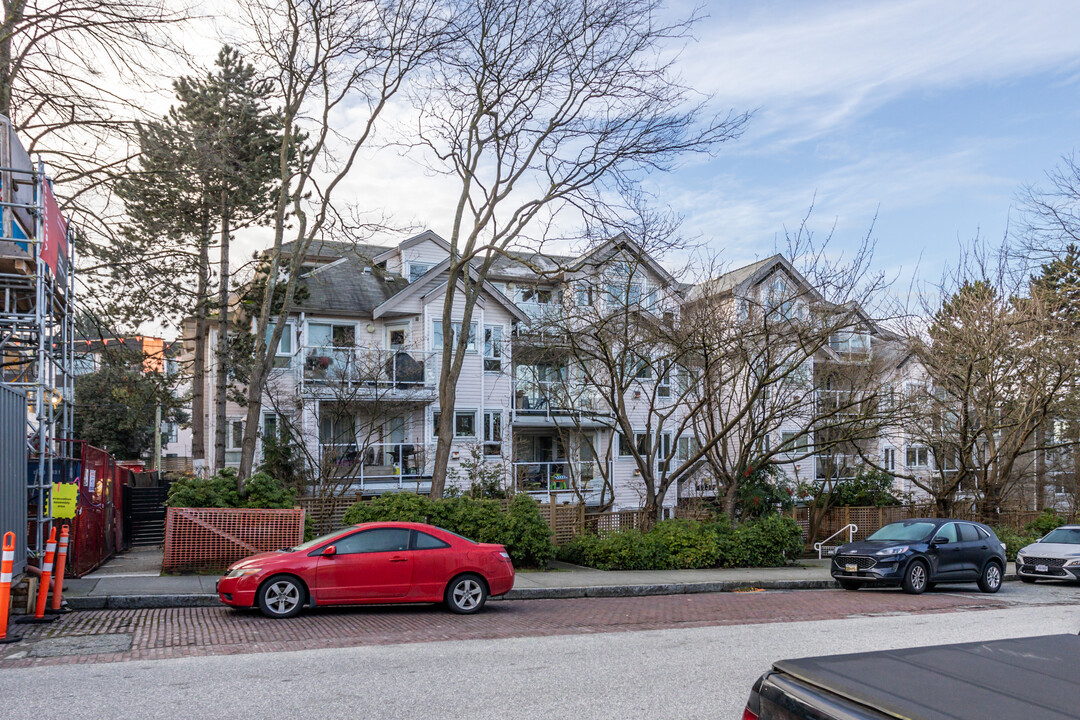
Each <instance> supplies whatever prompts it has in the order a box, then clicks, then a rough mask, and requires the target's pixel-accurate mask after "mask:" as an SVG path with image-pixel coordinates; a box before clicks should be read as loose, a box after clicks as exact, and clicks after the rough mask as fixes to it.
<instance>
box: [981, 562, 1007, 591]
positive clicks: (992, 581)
mask: <svg viewBox="0 0 1080 720" xmlns="http://www.w3.org/2000/svg"><path fill="white" fill-rule="evenodd" d="M1001 580H1002V577H1001V566H1000V565H998V564H997V563H996V562H994V561H993V560H991V561H990V562H988V563H986V565H985V567H983V571H982V574H981V575H979V589H980V590H982V591H983V592H984V593H996V592H997V591H998V590H1000V589H1001Z"/></svg>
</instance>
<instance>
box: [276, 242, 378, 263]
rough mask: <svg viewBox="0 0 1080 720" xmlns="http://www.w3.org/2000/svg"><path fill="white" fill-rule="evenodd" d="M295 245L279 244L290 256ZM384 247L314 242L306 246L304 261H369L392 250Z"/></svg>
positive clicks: (283, 252) (282, 251)
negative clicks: (355, 259)
mask: <svg viewBox="0 0 1080 720" xmlns="http://www.w3.org/2000/svg"><path fill="white" fill-rule="evenodd" d="M295 245H296V243H293V242H287V243H282V244H281V253H282V254H283V255H290V254H292V250H293V247H294V246H295ZM392 249H393V248H392V247H389V246H386V245H371V244H367V243H355V242H344V241H340V240H316V241H314V242H312V243H311V245H309V246H308V249H307V254H306V255H305V256H304V257H305V259H311V260H334V259H337V258H343V257H361V258H366V259H368V260H371V259H372V258H374V257H375V256H376V255H379V254H380V253H383V252H386V251H387V250H392Z"/></svg>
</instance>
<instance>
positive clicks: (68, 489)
mask: <svg viewBox="0 0 1080 720" xmlns="http://www.w3.org/2000/svg"><path fill="white" fill-rule="evenodd" d="M78 500H79V486H78V484H77V483H57V484H56V485H53V487H52V516H53V517H54V518H73V517H75V506H76V504H77V502H78Z"/></svg>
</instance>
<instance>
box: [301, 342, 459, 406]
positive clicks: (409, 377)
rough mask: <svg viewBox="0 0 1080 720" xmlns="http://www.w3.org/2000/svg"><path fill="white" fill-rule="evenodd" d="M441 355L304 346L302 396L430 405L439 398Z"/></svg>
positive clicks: (422, 352)
mask: <svg viewBox="0 0 1080 720" xmlns="http://www.w3.org/2000/svg"><path fill="white" fill-rule="evenodd" d="M440 356H441V353H439V352H436V351H415V350H373V349H367V348H342V347H326V346H323V347H318V346H316V347H305V348H304V350H303V359H304V365H303V375H302V386H303V391H304V392H305V393H310V394H314V395H319V396H321V397H326V398H333V399H335V400H356V401H365V400H366V401H378V400H386V401H405V402H431V401H433V400H435V399H436V397H437V396H438V392H437V389H436V388H437V386H438V381H439V369H438V368H439V366H438V360H439V357H440Z"/></svg>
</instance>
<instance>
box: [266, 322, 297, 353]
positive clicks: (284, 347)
mask: <svg viewBox="0 0 1080 720" xmlns="http://www.w3.org/2000/svg"><path fill="white" fill-rule="evenodd" d="M275 327H276V323H267V324H266V342H267V344H269V342H270V338H271V337H273V335H274V328H275ZM275 354H276V355H277V356H278V357H291V356H292V354H293V325H292V323H286V324H285V329H284V330H282V331H281V339H280V340H278V344H277V350H276V352H275Z"/></svg>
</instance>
